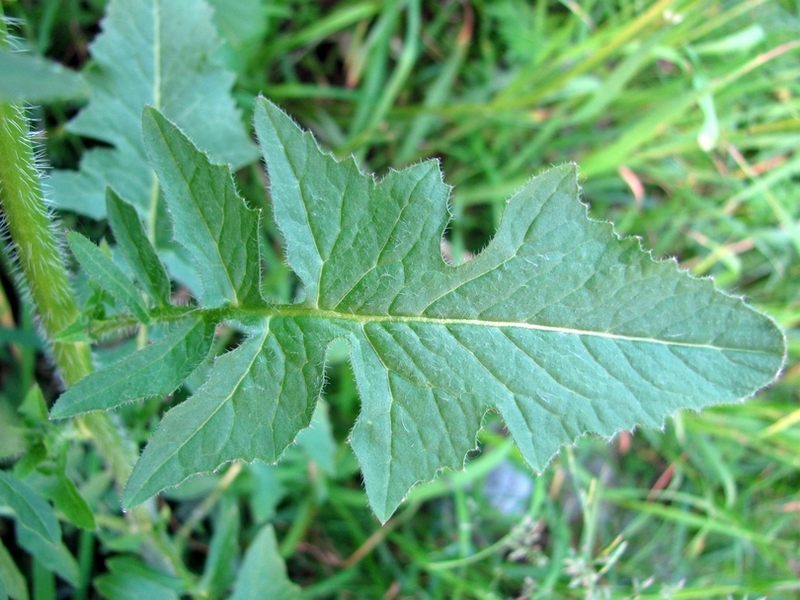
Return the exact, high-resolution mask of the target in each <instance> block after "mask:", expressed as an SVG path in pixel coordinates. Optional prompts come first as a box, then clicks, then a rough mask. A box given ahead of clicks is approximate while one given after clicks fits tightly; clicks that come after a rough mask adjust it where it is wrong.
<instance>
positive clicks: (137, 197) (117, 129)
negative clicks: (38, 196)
mask: <svg viewBox="0 0 800 600" xmlns="http://www.w3.org/2000/svg"><path fill="white" fill-rule="evenodd" d="M102 28H103V32H102V34H101V35H99V36H98V37H97V38H96V39H95V40H94V41H93V42H92V44H91V46H90V51H91V55H92V63H91V66H90V67H89V68H88V69H87V70H86V72H85V79H86V81H87V83H88V84H89V86H90V88H91V90H92V94H91V100H90V101H89V103H88V105H87V106H86V107H85V108H84V109H83V110H82V111H81V112H80V113H79V114H78V116H77V117H76V118H75V119H73V120H72V121H70V123H69V124H68V126H67V128H68V130H69V131H71V132H72V133H75V134H78V135H82V136H85V137H88V138H92V139H95V140H99V141H102V142H105V143H107V144H110V145H112V146H113V148H111V149H109V148H93V149H92V150H90V151H88V152H86V153H85V154H84V155H83V157H82V159H81V166H80V171H65V170H58V171H55V172H53V174H52V187H53V201H54V204H55V206H56V207H58V208H62V209H67V210H72V211H75V212H78V213H80V214H83V215H88V216H90V217H92V218H94V219H101V218H103V217H104V216H105V189H106V186H107V185H108V183H109V182H112V184H113V186H114V189H115V190H117V191H118V192H119V193H120V195H121V196H122V197H123V198H125V199H126V200H128V201H130V202H131V203H132V204H133V206H134V207H136V209H137V210H138V211H139V213H140V214H141V215H142V216H144V215H152V216H155V215H156V212H157V202H154V198H153V197H152V192H153V183H154V182H153V174H152V171H151V170H150V167H149V165H148V164H147V155H146V153H145V150H144V145H143V143H142V129H141V111H142V108H143V107H144V106H145V105H150V106H154V107H156V108H159V109H161V110H163V111H164V113H165V114H166V115H168V116H169V117H170V118H172V119H174V120H175V122H176V123H178V125H179V126H180V127H182V128H183V129H185V130H186V131H187V132H188V133H189V134H191V136H192V138H193V139H194V140H195V141H196V143H197V144H198V145H199V146H200V147H201V148H203V149H204V150H207V151H208V152H209V153H210V155H211V156H212V157H214V159H215V160H217V161H221V162H224V163H230V164H232V165H233V166H234V168H239V167H242V166H244V165H246V164H248V163H250V162H252V161H253V160H254V159H255V158H256V156H257V153H256V152H255V148H254V147H253V144H252V142H251V141H250V139H249V136H248V135H247V133H246V132H245V130H244V127H243V126H242V123H241V120H240V117H239V112H238V110H237V109H236V107H235V105H234V102H233V98H232V97H231V95H230V92H229V90H230V88H231V85H232V84H233V80H234V77H233V74H232V73H229V72H228V71H225V70H224V69H223V68H221V67H220V66H219V65H217V64H214V62H213V60H211V55H212V53H213V51H214V50H215V49H216V48H217V46H218V45H219V43H220V40H219V37H218V36H217V33H216V31H215V27H214V24H213V21H212V13H211V9H210V8H209V6H208V5H207V4H206V3H205V2H203V1H202V0H174V1H171V2H161V1H157V0H111V1H110V2H109V3H108V7H107V9H106V17H105V19H103V21H102Z"/></svg>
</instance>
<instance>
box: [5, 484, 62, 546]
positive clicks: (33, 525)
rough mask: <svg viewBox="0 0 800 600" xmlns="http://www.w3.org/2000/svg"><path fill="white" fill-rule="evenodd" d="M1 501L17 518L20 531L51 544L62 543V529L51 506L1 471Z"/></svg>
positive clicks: (24, 485)
mask: <svg viewBox="0 0 800 600" xmlns="http://www.w3.org/2000/svg"><path fill="white" fill-rule="evenodd" d="M0 500H2V501H3V502H5V503H6V504H7V505H8V506H9V508H11V510H12V511H14V515H15V516H16V517H17V523H18V525H19V528H20V529H25V530H27V531H30V532H31V534H32V535H33V536H36V537H40V538H42V539H43V540H46V541H48V542H50V543H58V542H60V541H61V528H60V527H59V526H58V521H57V520H56V516H55V514H54V513H53V509H52V508H51V507H50V505H49V504H48V503H47V502H45V501H44V499H42V497H41V496H39V494H37V493H36V492H34V491H33V490H32V489H31V488H30V487H28V486H27V485H26V484H24V483H23V482H21V481H19V480H18V479H16V478H15V477H12V476H11V475H9V474H8V473H6V472H4V471H0Z"/></svg>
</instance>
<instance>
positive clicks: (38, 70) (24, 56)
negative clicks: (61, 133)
mask: <svg viewBox="0 0 800 600" xmlns="http://www.w3.org/2000/svg"><path fill="white" fill-rule="evenodd" d="M0 73H2V74H3V76H2V77H0V102H31V103H34V104H39V103H42V102H52V101H53V100H67V99H73V98H83V97H85V96H87V95H88V93H89V86H88V85H86V82H85V81H84V80H83V77H81V76H80V74H79V73H75V72H74V71H70V70H69V69H65V68H64V67H62V66H61V65H60V64H58V63H57V62H53V61H50V60H47V59H44V58H42V57H41V56H36V55H35V54H28V53H22V52H8V51H3V50H0Z"/></svg>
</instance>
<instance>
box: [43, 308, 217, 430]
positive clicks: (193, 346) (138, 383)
mask: <svg viewBox="0 0 800 600" xmlns="http://www.w3.org/2000/svg"><path fill="white" fill-rule="evenodd" d="M213 340H214V325H213V324H211V323H208V322H206V321H204V320H203V319H201V318H197V317H194V318H192V317H190V318H188V319H185V320H184V321H182V322H179V323H178V324H177V325H176V326H175V327H174V328H173V330H172V331H171V332H169V333H168V334H167V335H166V336H164V338H162V339H161V340H159V341H157V342H155V343H153V344H150V345H149V346H147V347H146V348H144V349H142V350H139V351H138V352H135V353H134V354H131V355H129V356H127V357H125V358H123V359H122V360H121V361H119V362H117V363H115V364H113V365H111V366H109V367H106V368H105V369H101V370H100V371H95V372H94V373H91V374H89V375H88V376H87V377H85V378H83V379H81V380H80V381H79V382H78V383H76V384H75V385H74V386H73V387H71V388H70V389H69V390H67V391H66V392H65V393H64V394H62V395H61V397H59V399H58V400H57V401H56V404H55V405H54V406H53V408H52V410H51V411H50V416H51V417H52V418H54V419H60V418H64V417H72V416H75V415H79V414H81V413H85V412H89V411H92V410H107V409H110V408H114V407H116V406H119V405H121V404H124V403H125V402H130V401H132V400H139V399H141V398H146V397H149V396H157V395H163V394H170V393H172V392H173V391H175V389H176V388H177V387H178V386H179V385H180V384H181V383H183V381H184V380H185V379H186V378H187V377H188V376H189V375H191V374H192V372H193V371H194V370H195V369H196V368H197V366H198V365H199V364H200V363H201V362H202V361H203V359H205V357H206V356H207V355H208V351H209V349H210V348H211V344H212V342H213Z"/></svg>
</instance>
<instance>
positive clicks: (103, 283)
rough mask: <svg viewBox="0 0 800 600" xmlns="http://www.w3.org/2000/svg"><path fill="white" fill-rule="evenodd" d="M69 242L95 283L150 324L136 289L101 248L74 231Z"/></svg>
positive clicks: (69, 236) (69, 235)
mask: <svg viewBox="0 0 800 600" xmlns="http://www.w3.org/2000/svg"><path fill="white" fill-rule="evenodd" d="M67 242H69V247H70V249H71V250H72V253H73V254H74V255H75V258H77V259H78V261H79V262H80V263H81V266H82V267H83V269H84V270H85V271H86V273H87V274H88V275H89V277H91V278H92V280H93V281H94V282H95V283H97V284H98V285H99V286H100V287H102V288H103V289H104V290H105V291H107V292H108V293H109V294H111V295H112V296H113V297H114V298H116V299H117V300H118V301H119V302H121V303H122V304H124V305H125V306H127V307H128V309H130V311H131V312H132V313H133V315H134V316H135V317H136V318H137V319H138V320H139V321H140V322H142V323H149V322H150V312H149V310H148V309H147V306H146V305H145V303H144V300H142V297H141V295H140V294H139V292H138V290H137V289H136V287H135V286H134V285H133V283H132V282H131V280H130V279H128V277H127V276H126V275H125V273H123V272H122V270H121V269H120V268H119V267H118V266H117V265H115V264H114V262H113V261H112V260H111V259H110V258H109V257H108V256H106V255H105V253H104V252H103V251H102V250H101V249H100V248H98V247H97V246H95V245H94V244H93V243H92V242H91V241H89V240H88V239H86V238H85V237H83V236H82V235H81V234H79V233H76V232H74V231H70V232H69V233H68V234H67Z"/></svg>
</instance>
